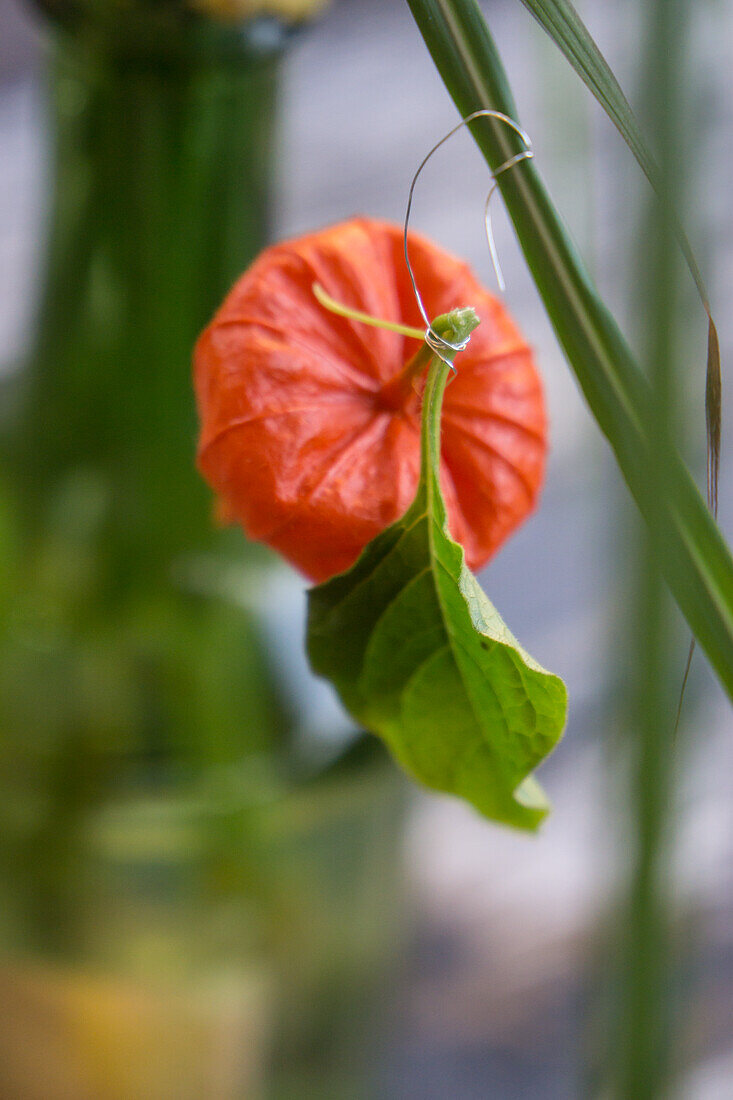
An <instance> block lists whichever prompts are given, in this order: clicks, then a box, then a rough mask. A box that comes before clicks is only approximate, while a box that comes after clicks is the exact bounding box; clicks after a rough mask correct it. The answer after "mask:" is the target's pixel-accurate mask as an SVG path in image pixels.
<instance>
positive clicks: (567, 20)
mask: <svg viewBox="0 0 733 1100" xmlns="http://www.w3.org/2000/svg"><path fill="white" fill-rule="evenodd" d="M522 3H523V4H524V6H525V8H527V9H528V10H529V11H530V12H531V13H532V15H533V16H534V17H535V19H536V20H537V22H538V23H539V24H540V26H542V27H543V28H544V30H545V31H546V32H547V34H548V35H549V36H550V38H552V40H553V42H554V43H555V44H556V45H557V46H558V47H559V49H560V50H561V51H562V53H563V54H564V55H565V57H566V58H567V60H568V61H569V62H570V64H571V65H572V66H573V68H574V69H575V71H576V73H577V74H578V76H579V77H580V78H581V80H582V81H583V82H584V83H585V84H586V85H587V87H588V88H589V89H590V90H591V92H592V93H593V95H594V96H595V97H596V99H597V100H598V102H599V103H600V104H601V106H602V107H603V109H604V111H605V112H606V114H607V115H608V117H609V118H610V119H611V121H612V122H613V124H614V126H615V127H616V129H617V130H618V131H619V133H620V134H621V136H622V137H623V139H624V141H625V142H626V144H627V145H628V147H629V149H630V150H631V152H632V153H633V154H634V156H635V157H636V159H637V161H638V163H639V166H640V167H641V169H642V171H643V172H644V175H645V176H646V177H647V179H648V180H649V182H650V183H651V185H652V187H653V188H654V190H655V191H656V192H657V195H658V196H659V199H660V201H661V203H662V205H663V207H664V210H665V213H666V216H667V219H668V222H669V225H670V227H671V228H672V230H673V231H674V233H675V235H676V237H677V240H678V241H679V244H680V248H681V249H682V253H683V255H684V257H685V261H686V263H687V266H688V267H689V269H690V273H691V275H692V278H693V280H694V282H695V286H696V287H697V292H698V294H699V295H700V301H701V302H702V304H703V308H704V310H705V312H706V314H707V317H708V355H707V372H706V385H705V425H706V435H707V450H708V469H707V495H708V506H709V507H710V510H711V511H712V513H713V515H717V513H718V475H719V467H720V435H721V418H722V412H721V375H720V348H719V343H718V332H717V329H716V327H715V322H714V320H713V315H712V311H711V308H710V301H709V299H708V292H707V289H706V287H705V282H704V280H703V277H702V274H701V272H700V268H699V266H698V263H697V260H696V259H695V254H694V253H693V251H692V246H691V244H690V242H689V240H688V238H687V235H686V233H685V231H684V229H683V227H682V225H681V223H680V221H679V219H678V218H677V215H676V214H675V212H674V210H673V208H672V205H671V203H670V202H669V199H668V195H667V188H666V186H665V183H664V179H663V178H662V175H661V173H660V171H659V168H658V167H657V164H656V162H655V160H654V157H653V156H652V154H651V152H650V151H649V149H648V147H647V145H646V142H645V140H644V135H643V134H642V132H641V127H640V126H639V123H638V122H637V120H636V117H635V116H634V112H633V111H632V110H631V106H630V104H629V101H628V100H627V98H626V96H625V95H624V93H623V91H622V90H621V86H620V84H619V82H618V81H617V80H616V77H615V76H614V75H613V72H612V71H611V68H610V67H609V65H608V62H607V61H606V59H605V57H604V56H603V54H602V53H601V51H600V50H599V49H598V46H597V45H596V44H595V42H594V41H593V38H592V37H591V34H590V32H589V31H588V28H587V27H586V25H585V24H584V23H583V20H582V19H581V18H580V16H579V15H578V13H577V11H576V10H575V8H574V7H573V5H572V4H571V3H570V2H569V0H522Z"/></svg>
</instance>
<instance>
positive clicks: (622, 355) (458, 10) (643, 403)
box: [408, 0, 733, 697]
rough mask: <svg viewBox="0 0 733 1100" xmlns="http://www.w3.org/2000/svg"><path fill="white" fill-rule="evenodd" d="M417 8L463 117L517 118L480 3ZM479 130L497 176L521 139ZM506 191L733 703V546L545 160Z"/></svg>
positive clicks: (580, 369)
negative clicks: (565, 219) (661, 431)
mask: <svg viewBox="0 0 733 1100" xmlns="http://www.w3.org/2000/svg"><path fill="white" fill-rule="evenodd" d="M408 3H409V5H410V8H411V10H412V13H413V16H414V18H415V20H416V22H417V24H418V27H419V28H420V31H421V33H422V35H423V38H424V39H425V42H426V44H427V46H428V49H429V50H430V53H431V54H432V57H433V60H434V61H435V63H436V66H437V68H438V70H439V72H440V74H441V76H442V77H443V80H444V82H445V84H446V87H447V88H448V91H449V92H450V94H451V95H452V97H453V100H454V102H455V103H456V106H457V107H458V110H459V112H460V113H461V115H463V116H465V115H468V114H470V113H471V112H472V111H476V110H478V109H479V108H492V109H494V110H498V111H501V112H503V113H504V114H507V115H509V116H510V117H512V118H514V119H516V118H517V113H516V108H515V105H514V102H513V98H512V95H511V91H510V89H509V85H508V82H507V78H506V75H505V73H504V70H503V67H502V64H501V61H500V58H499V56H498V54H497V52H496V48H495V46H494V43H493V40H492V38H491V36H490V34H489V31H488V28H487V26H486V23H485V21H484V19H483V16H482V15H481V11H480V9H479V7H478V4H477V3H476V2H475V0H408ZM471 132H472V134H473V136H474V138H475V140H476V142H477V144H478V146H479V148H480V149H481V151H482V153H483V154H484V157H485V159H486V160H487V163H488V164H489V166H490V167H491V168H492V170H496V168H497V167H499V166H500V165H501V164H502V163H503V162H504V161H506V159H507V157H509V156H511V155H512V154H513V153H517V152H519V151H520V149H519V141H518V139H516V138H515V137H514V136H513V135H512V134H511V132H510V131H508V129H507V127H505V126H504V127H502V126H501V125H500V124H498V123H496V121H495V120H492V119H477V120H476V121H475V122H474V123H472V124H471ZM499 187H500V189H501V192H502V194H503V196H504V201H505V203H506V206H507V210H508V212H509V215H510V217H511V219H512V221H513V223H514V227H515V230H516V233H517V237H518V239H519V242H520V245H521V247H522V250H523V252H524V254H525V257H526V259H527V263H528V265H529V267H530V270H531V272H532V275H533V277H534V280H535V283H536V285H537V288H538V290H539V293H540V295H541V297H542V299H543V301H544V304H545V307H546V309H547V312H548V315H549V317H550V320H551V322H552V325H553V327H554V329H555V333H556V335H557V338H558V340H559V342H560V344H561V346H562V348H563V349H564V351H565V354H566V357H567V359H568V362H569V364H570V366H571V367H572V369H573V371H574V372H575V375H576V377H577V379H578V382H579V383H580V386H581V388H582V390H583V393H584V395H585V397H586V400H587V402H588V404H589V406H590V408H591V410H592V412H593V414H594V416H595V418H596V420H597V422H598V424H599V426H600V427H601V429H602V431H603V432H604V434H605V435H606V437H607V438H608V440H609V442H610V444H611V446H612V448H613V450H614V452H615V455H616V458H617V461H618V464H619V466H620V468H621V470H622V472H623V474H624V477H625V478H626V481H627V483H628V485H629V488H630V489H631V492H632V494H633V496H634V498H635V500H636V502H637V504H638V506H639V509H640V510H641V512H642V514H643V516H644V518H645V519H646V521H647V524H648V526H649V530H650V534H651V537H652V540H653V544H654V547H655V552H656V554H657V557H658V560H659V563H660V566H661V568H662V570H663V573H664V576H665V579H666V581H667V583H668V584H669V587H670V589H671V591H672V593H673V595H674V597H675V599H676V600H677V603H678V604H679V606H680V608H681V610H682V612H683V614H684V615H685V617H686V618H687V621H688V622H689V624H690V627H691V629H692V631H693V634H694V635H695V637H696V638H697V639H698V641H699V643H700V645H701V647H702V648H703V650H704V651H705V653H706V654H707V656H708V659H709V660H710V662H711V664H712V665H713V667H714V668H715V669H716V671H717V673H718V676H719V677H720V680H721V682H722V683H723V684H724V686H725V688H726V690H727V691H728V693H729V695H731V697H733V560H732V559H731V555H730V552H729V550H728V547H727V546H726V544H725V541H724V540H723V538H722V536H721V534H720V531H719V530H718V528H717V526H716V524H715V521H714V519H713V517H712V515H711V514H710V512H709V511H708V509H707V508H706V506H705V503H704V501H703V499H702V497H701V496H700V494H699V492H698V490H697V487H696V486H695V483H694V481H693V479H692V477H691V475H690V473H689V471H688V470H687V468H686V466H685V465H684V463H683V462H682V460H681V458H680V456H679V454H678V453H677V452H676V451H675V450H674V449H673V448H672V447H671V445H669V444H667V443H665V442H663V443H661V444H660V443H659V441H658V440H657V439H656V436H655V432H654V425H655V416H654V403H653V397H652V393H651V390H650V388H649V384H648V382H647V380H646V379H645V378H644V376H643V374H642V372H641V371H640V369H639V367H638V366H637V364H636V362H635V361H634V358H633V356H632V354H631V351H630V350H629V347H628V345H627V344H626V342H625V340H624V338H623V336H622V335H621V333H620V331H619V329H618V326H617V325H616V322H615V321H614V319H613V317H612V315H611V314H610V312H609V311H608V309H607V308H606V306H605V305H604V303H603V301H602V300H601V298H600V297H599V295H598V293H597V291H596V290H595V288H594V287H593V285H592V283H591V281H590V278H589V276H588V274H587V273H586V271H585V269H584V268H583V265H582V263H581V261H580V259H579V257H578V255H577V254H576V252H575V249H574V247H573V245H572V243H571V241H570V239H569V237H568V234H567V232H566V230H565V228H564V226H563V225H562V222H561V220H560V218H559V217H558V215H557V213H556V211H555V209H554V207H553V206H552V203H551V202H550V199H549V197H548V195H547V193H546V191H545V188H544V186H543V184H542V182H541V180H540V177H539V175H538V173H537V168H536V160H525V161H523V162H522V163H520V164H517V165H516V166H515V168H514V169H513V170H512V172H505V173H503V174H502V175H501V176H500V177H499ZM660 447H663V448H664V452H663V454H661V456H660ZM652 455H656V462H657V463H659V462H660V461H662V462H663V463H664V468H665V479H664V488H663V493H662V497H661V499H660V493H659V489H658V487H656V486H655V485H654V483H653V480H652V479H650V477H649V469H650V466H651V458H652Z"/></svg>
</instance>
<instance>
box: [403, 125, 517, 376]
mask: <svg viewBox="0 0 733 1100" xmlns="http://www.w3.org/2000/svg"><path fill="white" fill-rule="evenodd" d="M477 118H495V119H498V121H499V122H503V123H505V124H506V125H507V126H508V127H509V128H510V129H512V130H514V132H515V133H516V134H518V135H519V137H520V138H521V139H522V141H523V142H524V144H525V146H526V148H525V149H523V150H521V152H519V153H515V154H514V155H513V156H511V157H509V159H508V160H506V161H504V163H503V164H501V165H499V167H498V168H497V169H495V171H493V172H492V173H491V178H492V181H493V182H492V184H491V188H490V190H489V193H488V195H487V196H486V204H485V206H484V226H485V229H486V240H487V242H488V246H489V252H490V254H491V262H492V264H493V266H494V272H495V274H496V281H497V282H498V284H499V289H500V290H501V291H502V292H503V291H504V290H505V289H506V286H505V283H504V276H503V275H502V271H501V264H500V263H499V257H498V255H497V251H496V242H495V241H494V231H493V228H492V225H491V211H490V209H489V204H490V202H491V198H492V196H493V194H494V192H495V191H496V188H497V186H498V182H497V179H498V177H499V176H500V175H501V174H502V172H506V171H508V169H509V168H513V167H514V165H515V164H519V163H520V161H523V160H530V159H531V158H532V157H533V156H534V149H533V148H532V142H531V141H530V139H529V136H528V134H527V133H526V132H525V131H524V130H523V129H522V128H521V126H520V125H519V124H518V123H517V122H515V121H514V119H512V118H509V116H508V115H505V114H503V113H502V112H501V111H494V110H492V109H490V108H488V107H485V108H481V110H478V111H473V112H472V114H470V115H466V117H465V118H462V119H461V121H460V122H459V123H458V125H457V126H454V127H453V129H452V130H449V131H448V133H447V134H446V135H445V136H444V137H442V138H441V139H440V141H439V142H437V144H435V145H434V146H433V148H432V149H431V150H430V152H429V153H428V154H427V156H426V157H424V158H423V160H422V162H421V164H420V167H419V168H418V170H417V172H415V175H414V176H413V177H412V183H411V184H410V191H409V194H408V197H407V210H406V212H405V228H404V235H403V237H404V251H405V263H406V264H407V272H408V274H409V276H410V282H411V283H412V290H413V293H414V295H415V301H416V302H417V306H418V309H419V310H420V315H421V317H422V319H423V321H424V322H425V326H426V328H425V343H426V344H427V345H428V347H429V348H430V349H431V351H433V352H434V353H435V354H436V355H437V356H438V357H439V358H440V359H442V360H443V362H444V363H447V364H448V366H450V367H451V368H452V369H455V368H453V363H452V360H451V359H449V358H448V357H447V355H446V352H452V353H453V354H454V355H455V354H457V352H459V351H464V350H465V348H466V346H467V345H468V340H467V339H466V340H464V341H463V342H462V343H460V344H452V343H451V342H450V341H449V340H446V339H445V338H444V337H442V336H441V335H440V334H439V333H437V332H435V330H434V329H433V326H432V324H431V322H430V319H429V317H428V315H427V313H426V312H425V306H424V304H423V300H422V297H421V296H420V291H419V290H418V288H417V283H416V282H415V274H414V272H413V270H412V264H411V263H410V254H409V250H408V246H407V230H408V227H409V223H410V211H411V210H412V198H413V194H414V191H415V184H416V183H417V181H418V177H419V175H420V173H421V172H422V170H423V168H424V167H425V165H426V164H427V163H428V161H429V160H430V158H431V157H432V155H433V153H435V152H437V150H438V149H440V147H441V145H444V144H445V142H446V141H447V140H448V138H451V137H453V135H454V134H455V133H457V132H458V130H460V129H461V128H462V127H463V126H466V125H467V124H468V123H470V122H473V121H474V120H475V119H477Z"/></svg>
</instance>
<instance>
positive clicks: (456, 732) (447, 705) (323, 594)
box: [308, 310, 567, 829]
mask: <svg viewBox="0 0 733 1100" xmlns="http://www.w3.org/2000/svg"><path fill="white" fill-rule="evenodd" d="M477 323H478V318H477V317H476V315H475V313H474V312H473V310H454V311H453V312H452V313H450V314H447V315H446V316H445V317H443V318H438V320H436V321H435V322H434V324H433V328H434V329H435V330H436V331H438V332H439V333H440V334H441V335H443V336H444V337H445V338H446V339H448V340H450V341H451V342H460V341H461V340H462V339H464V337H465V336H466V335H468V333H469V332H470V331H472V329H473V328H474V327H475V326H476V324H477ZM448 371H449V364H447V363H446V362H444V361H442V360H440V359H438V358H434V359H433V361H432V364H431V367H430V372H429V375H428V381H427V384H426V388H425V395H424V398H423V419H422V462H421V474H420V482H419V485H418V490H417V494H416V496H415V500H414V501H413V503H412V505H411V506H410V508H409V509H408V511H407V512H406V513H405V515H404V516H403V517H402V519H400V520H398V521H397V522H396V523H393V524H392V526H391V527H388V528H387V529H386V530H385V531H383V532H382V533H381V534H380V535H378V536H377V538H375V539H374V540H373V541H372V542H371V543H370V544H369V545H368V546H367V547H366V549H365V550H364V552H363V553H362V555H361V557H360V558H359V560H358V561H357V562H356V564H355V565H354V566H353V568H352V569H350V570H349V571H348V572H346V573H342V574H340V575H339V576H337V577H334V578H333V579H332V580H330V581H327V582H326V583H325V584H321V585H319V586H318V587H317V588H314V589H312V590H311V592H310V593H309V600H308V608H309V611H308V654H309V657H310V661H311V665H312V666H313V669H314V671H315V672H316V673H318V674H319V675H321V676H325V677H326V678H327V679H329V680H330V681H331V682H332V683H333V684H334V685H335V687H336V689H337V690H338V693H339V695H340V696H341V699H342V701H343V703H344V705H345V706H346V708H347V710H349V711H350V712H351V714H352V715H353V716H354V718H356V719H357V721H359V722H361V723H363V725H364V726H365V727H366V728H367V729H369V730H371V731H372V732H373V733H377V734H379V736H380V737H382V738H383V739H384V741H385V742H386V743H387V745H388V746H389V748H390V749H391V750H392V752H393V754H394V756H395V757H396V758H397V760H398V761H399V763H400V764H401V765H402V767H403V768H404V769H405V770H406V771H407V772H408V773H409V774H410V775H411V776H413V777H414V778H415V779H417V780H419V781H420V782H422V783H424V784H425V785H426V786H428V787H432V788H433V789H435V790H439V791H447V792H450V793H452V794H456V795H459V796H460V797H462V798H465V799H466V800H467V801H468V802H470V803H472V805H474V806H475V807H476V809H477V810H479V811H480V812H481V813H482V814H484V815H485V816H486V817H488V818H491V819H492V820H494V821H500V822H503V823H505V824H508V825H514V826H517V827H519V828H524V829H533V828H535V827H536V826H537V825H538V824H539V822H540V821H541V820H542V818H543V817H544V816H545V814H546V813H547V810H548V806H547V803H546V801H545V799H544V796H543V794H542V791H541V789H540V787H539V786H538V784H537V783H536V782H535V781H534V779H533V778H532V777H531V776H530V773H531V772H532V771H533V770H534V768H536V766H537V765H538V764H539V762H540V761H541V760H542V759H544V757H545V756H547V754H548V753H549V752H550V751H551V749H552V748H553V747H554V745H555V744H556V743H557V741H558V740H559V738H560V735H561V733H562V729H563V726H564V724H565V712H566V705H567V700H566V692H565V686H564V684H563V682H562V680H560V679H558V677H557V676H553V675H551V674H550V673H548V672H545V670H544V669H542V668H540V666H539V665H538V664H537V663H536V662H535V661H533V660H532V658H531V657H530V656H529V655H528V654H527V653H525V652H524V650H523V649H522V648H521V646H519V644H518V643H517V642H516V640H515V639H514V638H513V637H512V635H511V634H510V633H509V631H508V630H507V628H506V626H505V625H504V623H503V621H502V619H501V617H500V615H499V613H498V612H497V611H496V609H495V608H494V607H493V606H492V604H491V603H490V602H489V600H488V599H487V598H486V596H485V595H484V593H483V592H482V590H481V588H480V586H479V584H478V582H477V581H476V579H475V577H474V576H473V575H472V574H471V573H470V572H469V570H468V569H467V568H466V565H465V563H464V558H463V550H462V549H461V547H460V546H459V545H458V544H457V543H455V542H453V540H452V539H451V538H450V536H449V535H448V532H447V527H446V511H445V504H444V502H443V497H442V495H441V491H440V485H439V480H438V470H439V463H440V411H441V405H442V399H443V390H444V387H445V381H446V376H447V374H448Z"/></svg>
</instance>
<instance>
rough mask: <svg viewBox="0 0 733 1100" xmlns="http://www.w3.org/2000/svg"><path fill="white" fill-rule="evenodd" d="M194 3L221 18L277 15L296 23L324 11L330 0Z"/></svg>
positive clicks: (211, 0) (214, 0) (202, 0)
mask: <svg viewBox="0 0 733 1100" xmlns="http://www.w3.org/2000/svg"><path fill="white" fill-rule="evenodd" d="M193 3H194V6H195V7H196V8H198V10H199V11H202V12H205V13H206V14H207V15H213V16H215V17H217V18H219V19H247V18H248V17H250V16H253V15H275V16H277V17H279V18H280V19H284V20H286V21H287V22H289V23H295V22H299V21H300V20H302V19H307V18H308V17H309V16H312V15H316V13H317V12H319V11H322V10H323V8H325V7H326V5H327V4H328V3H329V0H193Z"/></svg>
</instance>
